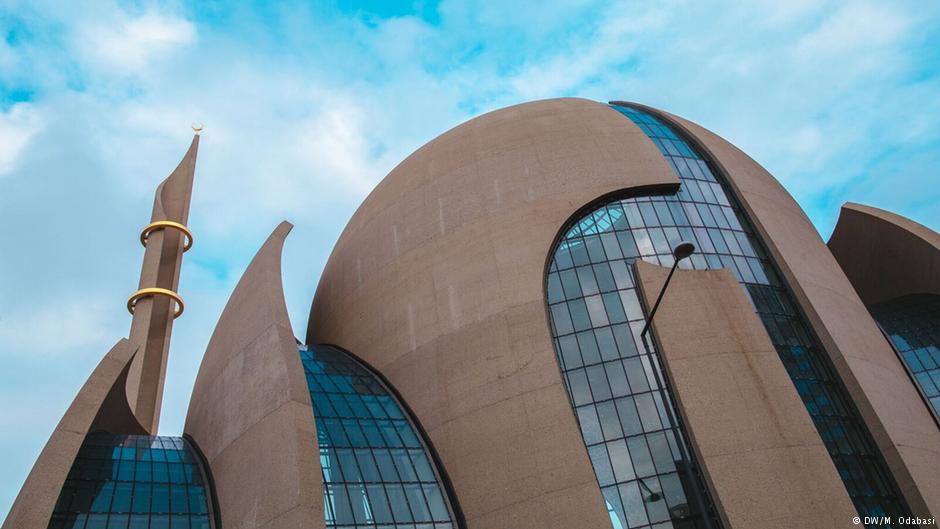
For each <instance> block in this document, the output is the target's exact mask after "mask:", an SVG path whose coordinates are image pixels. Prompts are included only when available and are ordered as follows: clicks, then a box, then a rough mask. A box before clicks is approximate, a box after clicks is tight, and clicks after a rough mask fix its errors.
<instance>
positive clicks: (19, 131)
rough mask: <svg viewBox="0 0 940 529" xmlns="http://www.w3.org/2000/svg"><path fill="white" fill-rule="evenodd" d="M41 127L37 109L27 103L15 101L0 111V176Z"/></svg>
mask: <svg viewBox="0 0 940 529" xmlns="http://www.w3.org/2000/svg"><path fill="white" fill-rule="evenodd" d="M41 128H42V119H41V116H40V114H39V111H38V110H37V109H36V108H35V107H34V106H33V105H31V104H29V103H17V104H15V105H13V106H12V107H11V108H10V110H9V111H8V112H0V178H2V177H3V176H4V175H6V174H7V173H9V172H10V171H12V170H13V168H14V167H15V166H16V162H17V160H18V158H19V156H20V153H21V152H22V151H23V149H24V148H25V147H26V146H27V145H28V144H29V142H30V140H31V139H32V138H33V136H35V135H36V133H37V132H39V130H40V129H41Z"/></svg>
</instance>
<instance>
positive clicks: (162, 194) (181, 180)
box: [151, 135, 199, 224]
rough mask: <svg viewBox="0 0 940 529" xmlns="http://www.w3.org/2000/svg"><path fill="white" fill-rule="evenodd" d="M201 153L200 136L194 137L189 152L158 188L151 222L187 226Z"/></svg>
mask: <svg viewBox="0 0 940 529" xmlns="http://www.w3.org/2000/svg"><path fill="white" fill-rule="evenodd" d="M198 151H199V136H198V135H196V136H193V141H192V143H190V145H189V150H187V151H186V154H185V155H184V156H183V159H182V160H180V163H179V165H177V166H176V169H174V170H173V172H172V173H170V176H168V177H167V178H166V180H164V181H163V182H161V183H160V185H159V186H158V187H157V192H156V194H155V195H154V199H153V216H152V218H151V220H172V221H176V222H179V223H181V224H186V221H187V220H188V219H189V204H190V201H191V199H192V195H193V180H194V178H195V174H196V155H197V153H198Z"/></svg>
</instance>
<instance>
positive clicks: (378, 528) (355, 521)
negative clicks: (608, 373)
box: [300, 269, 602, 529]
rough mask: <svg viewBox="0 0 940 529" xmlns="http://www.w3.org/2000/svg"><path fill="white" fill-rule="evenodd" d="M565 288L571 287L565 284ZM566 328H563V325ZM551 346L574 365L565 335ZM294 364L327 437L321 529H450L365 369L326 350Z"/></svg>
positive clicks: (418, 454)
mask: <svg viewBox="0 0 940 529" xmlns="http://www.w3.org/2000/svg"><path fill="white" fill-rule="evenodd" d="M588 271H590V269H588ZM569 272H572V271H571V270H569ZM559 277H560V279H559V283H560V285H561V286H556V287H553V288H556V289H558V288H563V289H564V291H565V295H567V296H569V297H574V296H580V295H581V293H580V287H578V290H576V291H572V290H570V288H572V287H573V286H577V285H578V282H577V277H576V276H574V275H573V274H572V275H569V276H566V275H565V271H562V272H561V273H560V274H559ZM566 277H567V279H566ZM571 281H573V284H569V282H571ZM555 295H556V296H560V295H561V294H560V293H558V292H556V294H555ZM579 301H581V300H580V299H579ZM581 303H582V304H583V301H581ZM557 310H558V311H559V312H558V313H559V314H564V315H566V317H567V314H568V308H567V306H566V304H565V303H560V304H559V305H557ZM566 325H567V326H568V328H570V325H571V322H570V320H568V323H567V324H566ZM562 328H565V327H564V326H563V327H562ZM559 347H560V348H563V349H564V350H566V357H567V358H568V364H569V365H571V366H580V365H581V354H580V351H579V347H578V343H577V340H576V339H575V338H574V336H573V335H571V337H570V338H569V339H567V340H565V341H564V342H563V343H560V344H559ZM595 350H596V347H595ZM596 354H597V353H596V351H595V355H596ZM300 359H301V363H302V364H303V366H304V375H305V377H306V379H307V384H308V387H309V389H310V397H311V400H312V401H313V403H314V407H315V410H316V411H315V413H314V415H315V417H314V419H315V421H316V425H317V430H318V432H324V431H325V432H328V435H319V449H320V453H321V461H323V456H322V454H327V456H328V457H327V462H328V465H321V466H323V480H324V485H325V487H324V501H325V502H326V503H327V505H328V506H330V505H332V514H331V513H330V512H329V511H328V512H327V513H326V516H325V518H326V526H327V527H347V528H350V529H353V528H356V529H365V528H375V529H398V528H400V529H405V528H407V529H416V528H422V529H425V528H427V529H431V528H434V529H438V528H441V529H443V528H448V527H453V525H452V524H453V515H452V514H451V513H452V512H453V511H452V509H451V508H450V502H449V499H448V498H447V496H446V494H445V493H444V489H443V487H442V486H441V484H440V482H439V481H438V478H437V474H436V472H435V471H434V467H433V466H432V464H431V458H430V456H429V455H428V453H427V448H426V447H425V445H424V442H423V441H422V440H421V439H420V438H419V436H418V434H417V432H416V430H415V429H414V427H413V426H412V423H411V422H410V421H409V420H408V419H406V417H405V413H404V411H403V409H402V407H401V406H400V405H399V404H398V402H397V401H396V400H395V399H394V397H393V396H392V394H391V393H390V392H389V391H388V389H387V388H386V387H385V386H384V384H383V383H382V382H381V381H380V380H379V379H378V378H377V377H376V376H375V375H374V374H372V372H371V371H369V370H368V369H367V368H366V367H365V366H363V365H362V364H360V363H359V362H357V361H356V360H354V359H353V358H352V357H350V356H349V355H347V354H346V353H344V352H342V351H340V350H339V349H336V348H334V347H329V346H320V345H318V346H314V347H309V348H308V347H301V348H300ZM598 367H602V366H598ZM572 376H573V377H574V378H575V379H576V381H575V382H574V383H573V384H572V386H577V387H579V388H582V389H583V391H585V392H586V394H582V393H581V391H582V390H579V393H578V395H579V397H578V398H584V399H586V400H590V388H589V386H588V385H587V378H586V374H585V371H584V370H583V369H578V370H576V371H574V372H573V373H572ZM334 388H335V389H334ZM336 391H338V392H341V393H343V395H339V394H337V393H334V392H336ZM322 403H331V404H332V405H321V404H322ZM390 418H391V420H390ZM595 420H596V418H595ZM330 455H332V457H329V456H330ZM415 522H423V523H418V524H417V525H415ZM432 522H437V524H434V523H432Z"/></svg>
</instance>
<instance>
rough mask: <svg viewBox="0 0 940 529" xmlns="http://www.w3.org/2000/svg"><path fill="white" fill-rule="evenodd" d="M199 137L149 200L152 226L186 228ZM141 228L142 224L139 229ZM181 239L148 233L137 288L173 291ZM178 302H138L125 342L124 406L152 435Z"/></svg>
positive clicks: (177, 235)
mask: <svg viewBox="0 0 940 529" xmlns="http://www.w3.org/2000/svg"><path fill="white" fill-rule="evenodd" d="M198 150H199V136H194V137H193V141H192V143H191V144H190V146H189V150H188V151H186V154H185V155H184V156H183V159H182V160H181V161H180V163H179V165H178V166H177V167H176V169H174V170H173V172H172V173H171V174H170V176H168V177H167V178H166V180H164V181H163V182H162V183H161V184H160V185H159V186H158V187H157V191H156V194H155V196H154V200H153V213H152V215H151V218H150V220H151V222H153V221H157V220H171V221H174V222H178V223H180V224H182V225H184V226H185V225H186V222H187V220H188V219H189V203H190V198H191V197H192V194H193V176H194V174H195V170H196V153H197V151H198ZM141 229H143V226H141ZM183 243H184V236H183V234H181V233H180V232H179V231H177V230H172V229H160V230H155V231H153V232H151V233H150V236H149V237H148V239H147V248H146V249H145V250H144V262H143V266H142V267H141V271H140V286H139V287H138V288H147V287H159V288H166V289H169V290H172V291H174V292H177V291H178V289H179V277H180V264H181V263H182V260H183ZM175 310H176V302H174V301H173V300H171V299H169V298H167V297H165V296H152V297H145V298H141V299H139V300H138V301H137V305H136V306H135V308H134V317H133V320H132V321H131V331H130V334H129V339H130V341H131V345H132V346H133V347H134V348H136V349H137V350H138V351H139V354H138V355H137V357H136V358H135V359H134V364H133V366H131V373H130V377H129V379H128V385H127V396H128V399H127V400H128V402H130V403H131V405H132V407H133V408H134V412H135V413H136V414H137V417H138V420H139V421H140V423H141V424H143V425H144V426H145V427H146V428H147V431H148V432H149V433H150V434H152V435H156V432H157V428H158V427H159V425H160V406H161V404H162V402H163V386H164V382H165V380H166V362H167V355H168V352H169V349H170V334H171V332H172V331H173V314H174V312H175Z"/></svg>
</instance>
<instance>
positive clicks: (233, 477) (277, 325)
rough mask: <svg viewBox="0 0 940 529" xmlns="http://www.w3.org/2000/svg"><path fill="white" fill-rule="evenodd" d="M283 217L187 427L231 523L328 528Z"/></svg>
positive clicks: (207, 371)
mask: <svg viewBox="0 0 940 529" xmlns="http://www.w3.org/2000/svg"><path fill="white" fill-rule="evenodd" d="M291 227H292V226H291V225H290V224H289V223H287V222H283V223H281V225H280V226H278V227H277V229H275V230H274V233H272V234H271V236H270V237H268V240H267V241H266V242H265V243H264V245H263V246H262V247H261V249H260V250H259V251H258V253H257V255H255V258H254V259H253V260H252V261H251V264H249V265H248V268H247V270H245V273H244V274H243V275H242V278H241V280H240V281H239V282H238V285H237V286H236V287H235V291H234V292H233V293H232V296H231V298H230V299H229V302H228V304H227V305H226V306H225V309H224V311H223V312H222V316H221V317H220V318H219V323H218V324H217V325H216V328H215V331H214V332H213V334H212V338H211V339H210V340H209V346H208V348H207V349H206V354H205V357H204V358H203V360H202V365H201V366H200V368H199V374H198V375H197V377H196V383H195V386H194V388H193V396H192V398H191V400H190V404H189V414H188V415H187V417H186V427H185V428H184V431H185V432H186V433H187V434H189V435H190V436H191V438H192V439H193V440H194V441H195V443H196V444H197V446H198V447H199V448H200V450H201V451H202V453H203V454H204V455H205V458H206V460H207V461H208V463H209V467H210V468H211V469H212V475H213V478H214V481H215V491H216V496H217V498H218V501H219V512H220V516H221V521H222V526H223V527H228V526H232V527H235V526H238V527H242V528H245V529H248V528H255V527H259V528H260V527H265V528H273V527H301V526H310V524H314V525H312V526H310V527H323V525H322V524H323V523H324V522H323V520H324V518H323V483H322V481H321V470H320V465H319V456H318V452H317V447H316V439H317V436H316V427H315V425H314V416H313V407H312V405H311V402H310V393H309V392H308V390H307V383H306V379H305V378H304V370H303V365H302V364H301V363H300V354H299V352H298V349H297V342H296V340H295V338H294V333H293V330H292V329H291V324H290V319H289V318H288V315H287V305H286V304H285V302H284V290H283V286H282V283H281V249H282V247H283V245H284V238H285V237H286V236H287V234H288V232H290V230H291Z"/></svg>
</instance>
